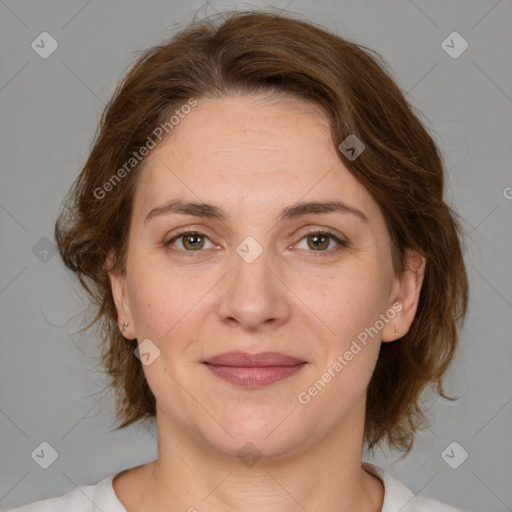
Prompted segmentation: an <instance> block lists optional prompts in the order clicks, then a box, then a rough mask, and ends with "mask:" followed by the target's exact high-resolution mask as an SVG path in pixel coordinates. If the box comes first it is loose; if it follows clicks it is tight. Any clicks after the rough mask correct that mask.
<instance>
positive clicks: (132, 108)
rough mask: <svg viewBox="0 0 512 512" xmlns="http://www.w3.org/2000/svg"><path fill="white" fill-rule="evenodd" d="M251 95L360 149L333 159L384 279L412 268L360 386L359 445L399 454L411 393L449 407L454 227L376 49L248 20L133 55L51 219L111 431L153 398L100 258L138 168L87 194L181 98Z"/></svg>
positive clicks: (421, 138)
mask: <svg viewBox="0 0 512 512" xmlns="http://www.w3.org/2000/svg"><path fill="white" fill-rule="evenodd" d="M258 93H285V94H288V95H292V96H294V97H296V98H299V99H303V100H307V101H312V102H314V103H315V104H316V105H318V106H320V107H321V108H322V109H323V111H324V112H325V113H326V114H327V115H328V118H329V120H330V125H331V133H332V141H333V144H335V146H336V147H337V146H338V145H339V144H340V143H341V142H342V141H343V140H345V138H346V137H347V136H348V135H350V134H354V135H356V136H357V137H358V138H359V139H360V140H361V141H363V143H364V145H365V147H366V149H365V151H364V152H363V153H362V154H361V155H360V156H359V157H358V158H357V159H355V160H353V161H351V160H349V159H347V158H346V157H345V156H344V155H343V154H342V153H341V152H339V156H340V159H342V161H343V163H344V165H345V166H346V167H347V168H348V170H349V171H350V172H351V173H352V174H353V175H354V177H355V178H356V179H357V180H358V181H359V182H360V183H361V184H362V185H363V186H364V187H365V188H366V189H367V190H368V191H369V192H370V194H371V195H372V197H373V198H374V199H375V201H376V202H377V203H378V205H379V206H380V208H381V211H382V213H383V215H384V218H385V221H386V225H387V228H388V230H389V233H390V238H391V243H392V254H393V265H394V270H395V272H396V273H397V274H399V273H401V272H403V271H404V270H405V267H404V262H405V254H406V251H407V250H408V249H413V250H415V251H417V252H418V253H420V254H421V255H423V256H424V257H425V258H426V267H425V274H424V280H423V285H422V289H421V294H420V298H419V304H418V308H417V312H416V316H415V318H414V320H413V323H412V325H411V327H410V330H409V332H408V333H407V334H406V335H405V336H403V337H402V338H401V339H400V340H397V341H395V342H390V343H382V344H381V348H380V353H379V356H378V360H377V364H376V368H375V371H374V373H373V375H372V378H371V381H370V383H369V386H368V390H367V403H366V416H365V427H364V440H365V443H366V444H367V447H368V449H370V450H373V449H374V447H375V446H376V445H377V444H378V443H379V442H381V441H383V440H386V441H387V442H388V444H389V445H390V446H391V447H393V448H395V449H398V450H400V451H403V452H405V453H407V452H409V450H410V448H411V447H412V444H413V441H414V434H415V432H416V431H417V430H418V429H420V428H425V426H427V418H426V415H425V411H426V410H425V408H424V407H423V405H422V400H421V398H422V394H423V391H424V390H426V389H427V388H431V387H433V388H434V389H435V391H436V392H437V393H439V394H440V395H441V396H443V397H444V398H448V399H452V398H451V397H447V396H446V395H445V393H444V390H443V385H442V379H443V375H444V374H445V371H446V370H447V368H448V366H449V364H450V362H451V361H452V359H453V356H454V353H455V350H456V347H457V343H458V327H459V326H458V322H459V321H460V323H461V324H462V322H463V320H464V317H465V315H466V308H467V302H468V279H467V273H466V267H465V263H464V258H463V252H462V247H461V244H462V240H463V239H462V236H461V235H462V228H461V225H462V224H461V222H460V219H459V217H458V215H457V214H456V212H454V211H453V210H452V208H451V207H450V206H449V205H448V204H447V203H446V202H445V201H444V200H443V194H444V188H445V185H444V181H445V175H444V173H445V170H444V164H443V162H442V157H441V154H440V151H439V149H438V147H437V146H436V144H435V142H434V140H433V138H432V136H431V135H430V134H429V133H428V131H427V129H426V128H425V126H424V125H423V123H422V122H421V121H420V113H419V112H415V109H414V107H413V106H412V105H410V104H409V103H408V101H407V99H406V98H405V96H404V94H403V93H402V92H401V90H400V88H399V87H398V86H397V84H396V83H395V81H394V79H393V78H392V74H391V72H390V71H388V70H387V65H386V63H385V61H384V59H383V58H382V57H381V56H380V55H379V54H378V53H376V52H375V51H373V50H371V49H368V48H366V47H364V46H362V45H358V44H356V43H354V42H351V41H349V40H347V39H345V38H342V37H340V36H338V35H335V34H332V33H329V32H328V31H326V30H325V29H323V28H322V27H319V26H317V25H315V24H313V23H309V22H306V21H303V20H300V19H297V18H294V17H292V16H290V15H284V14H279V15H275V14H272V13H268V12H262V11H250V12H229V13H223V14H222V15H221V16H220V22H217V19H213V18H212V17H209V18H206V19H202V20H194V21H193V22H191V23H190V24H188V25H187V26H186V27H184V28H182V29H181V30H180V31H179V32H178V33H177V34H176V35H175V36H174V37H172V38H171V39H169V40H168V41H166V42H164V43H163V44H161V45H159V46H155V47H153V48H150V49H148V50H146V51H144V52H143V54H142V55H140V56H139V57H138V58H137V60H136V62H135V63H134V64H133V66H132V67H131V68H130V70H129V71H128V73H127V74H126V76H125V77H124V78H123V80H122V81H121V83H120V84H119V86H118V87H117V89H116V91H115V92H114V94H113V97H112V98H111V100H110V101H109V103H108V104H107V106H106V108H105V110H104V112H103V115H102V118H101V121H100V124H99V126H98V130H97V132H96V136H95V140H94V143H93V146H92V149H91V151H90V154H89V156H88V159H87V161H86V163H85V166H84V167H83V169H82V171H81V173H80V174H79V176H78V177H77V179H76V180H75V182H74V183H73V185H72V187H71V189H70V190H69V193H68V195H67V197H66V200H65V204H64V205H63V207H62V211H61V212H60V214H59V216H58V218H57V221H56V224H55V239H56V242H57V245H58V249H59V252H60V255H61V257H62V259H63V261H64V264H65V265H66V267H67V268H69V269H70V270H71V271H73V272H74V273H75V274H76V276H77V277H78V279H79V281H80V283H81V284H82V285H83V286H84V288H85V290H86V291H87V293H88V298H89V300H90V305H92V307H93V308H94V310H95V317H94V319H93V320H92V322H91V323H90V324H89V325H88V326H86V327H85V329H88V328H89V327H91V326H92V325H93V324H94V323H97V322H99V324H100V326H101V346H102V353H101V361H102V364H103V367H104V369H105V371H106V373H107V375H108V377H109V383H108V386H109V387H111V388H113V389H114V390H115V392H116V418H117V419H118V420H119V421H120V424H119V426H117V428H116V430H117V429H121V428H123V427H125V426H127V425H130V424H131V423H133V422H135V421H137V420H140V419H148V418H151V417H153V416H155V414H156V407H155V406H156V402H155V397H154V395H153V393H152V392H151V390H150V388H149V386H148V383H147V381H146V379H145V376H144V372H143V368H142V365H141V363H140V361H139V359H138V358H136V357H135V356H134V348H135V347H136V346H137V345H136V344H135V343H136V340H135V341H133V342H130V341H127V340H126V339H125V338H124V337H123V336H122V335H121V333H120V332H119V328H118V325H117V312H116V308H115V304H114V300H113V296H112V291H111V286H110V281H109V275H108V271H107V267H106V262H105V257H106V254H108V253H109V252H110V251H114V253H115V255H116V259H115V267H114V268H115V269H116V270H118V271H120V272H121V273H124V271H125V263H126V250H127V239H128V232H129V222H130V218H131V209H132V199H133V194H134V190H135V186H136V182H137V176H138V174H140V170H141V168H142V164H143V163H144V159H142V160H141V162H136V165H133V168H131V169H130V170H129V172H126V173H123V180H122V182H120V183H118V184H116V185H115V186H113V185H112V186H109V187H108V189H109V191H108V197H107V198H106V199H102V198H99V197H98V195H99V193H98V190H106V189H107V183H108V182H109V180H110V183H111V184H112V177H113V175H115V174H116V173H118V176H119V172H120V170H121V168H122V167H123V165H125V164H126V162H128V161H130V158H132V157H133V155H134V154H135V153H137V152H138V151H140V148H141V147H143V146H144V145H145V144H147V141H148V137H149V136H151V135H152V134H153V133H154V132H155V130H156V129H158V127H159V126H160V125H162V123H166V122H167V121H168V119H169V116H170V115H171V114H172V113H173V112H174V111H176V109H179V108H180V107H181V106H183V105H185V104H186V103H187V102H189V101H190V99H191V98H195V99H197V100H199V99H201V98H216V97H217V98H218V97H229V96H230V95H239V94H258ZM170 136H171V138H172V132H170ZM163 140H165V138H164V139H163ZM125 170H126V167H125ZM82 330H84V329H82ZM405 453H404V455H405Z"/></svg>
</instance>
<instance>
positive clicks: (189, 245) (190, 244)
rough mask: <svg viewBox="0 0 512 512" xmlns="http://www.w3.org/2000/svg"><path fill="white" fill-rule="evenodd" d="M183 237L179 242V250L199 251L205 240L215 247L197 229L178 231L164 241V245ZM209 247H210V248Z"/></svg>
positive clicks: (171, 243)
mask: <svg viewBox="0 0 512 512" xmlns="http://www.w3.org/2000/svg"><path fill="white" fill-rule="evenodd" d="M180 238H181V239H183V240H182V242H181V246H182V248H180V249H179V250H181V251H188V252H194V251H200V250H201V249H203V248H204V245H205V241H206V240H208V241H209V242H210V244H212V247H215V246H214V244H213V243H212V241H211V240H210V239H209V238H208V237H207V236H206V235H205V234H203V233H199V232H198V231H184V232H182V233H179V234H178V235H176V236H173V237H172V238H171V239H170V240H168V241H167V242H164V245H165V246H166V247H167V246H170V245H173V244H174V242H175V241H176V240H179V239H180ZM212 247H210V248H212Z"/></svg>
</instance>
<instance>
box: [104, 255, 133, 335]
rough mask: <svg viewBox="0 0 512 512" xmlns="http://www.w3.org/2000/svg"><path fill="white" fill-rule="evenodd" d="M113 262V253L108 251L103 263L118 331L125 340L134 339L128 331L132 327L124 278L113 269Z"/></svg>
mask: <svg viewBox="0 0 512 512" xmlns="http://www.w3.org/2000/svg"><path fill="white" fill-rule="evenodd" d="M114 262H115V256H114V253H113V251H110V252H109V253H108V255H107V259H106V262H105V263H106V266H107V271H108V275H109V279H110V287H111V289H112V297H113V299H114V304H115V306H116V311H117V321H118V324H119V330H120V331H121V333H122V335H123V336H124V337H125V338H127V339H134V338H135V334H134V333H133V332H132V329H131V328H130V329H128V326H133V321H132V317H131V311H130V304H129V301H128V298H127V294H126V289H125V276H124V275H122V274H120V273H119V272H118V271H117V270H116V269H114Z"/></svg>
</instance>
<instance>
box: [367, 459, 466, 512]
mask: <svg viewBox="0 0 512 512" xmlns="http://www.w3.org/2000/svg"><path fill="white" fill-rule="evenodd" d="M363 468H364V469H365V470H366V471H368V472H370V473H372V474H373V475H375V476H377V477H378V478H380V479H381V480H382V483H383V485H384V502H383V504H382V511H381V512H397V511H398V510H400V511H401V512H464V511H463V510H460V509H458V508H454V507H451V506H450V505H447V504H446V503H442V502H440V501H438V500H435V499H432V498H427V497H426V496H419V495H416V494H414V493H413V492H412V491H411V490H410V489H409V488H408V487H407V486H406V485H405V484H404V483H403V482H401V481H400V480H398V478H396V477H394V476H393V475H392V474H391V473H390V472H389V471H387V470H385V469H383V468H381V467H379V466H375V465H374V464H370V463H369V462H363Z"/></svg>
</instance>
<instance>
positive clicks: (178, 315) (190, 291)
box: [129, 265, 214, 346]
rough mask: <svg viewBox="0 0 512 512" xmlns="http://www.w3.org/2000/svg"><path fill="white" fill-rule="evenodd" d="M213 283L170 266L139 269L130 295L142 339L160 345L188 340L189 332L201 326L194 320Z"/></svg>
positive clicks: (205, 277) (138, 332)
mask: <svg viewBox="0 0 512 512" xmlns="http://www.w3.org/2000/svg"><path fill="white" fill-rule="evenodd" d="M213 284H214V283H210V279H208V277H207V276H206V275H202V274H200V273H196V274H194V275H192V274H190V273H187V274H186V275H184V274H183V272H181V273H180V272H177V270H176V268H172V267H170V266H167V265H166V266H156V267H155V266H152V268H148V267H147V266H144V267H143V266H139V267H135V268H134V269H133V274H132V279H131V285H130V292H129V293H130V304H131V309H132V314H133V316H134V321H135V325H136V328H137V334H138V336H139V337H141V336H143V337H145V338H150V339H152V341H154V342H155V343H156V344H157V345H161V344H163V343H164V342H165V343H166V344H168V341H169V340H171V339H173V340H176V341H178V340H179V339H184V336H183V335H184V333H185V330H187V328H188V329H190V328H191V327H194V326H195V325H197V322H194V321H192V319H193V318H194V317H195V316H197V315H198V314H199V312H200V310H201V305H202V304H205V303H206V302H207V300H206V299H207V297H206V296H205V294H207V292H208V290H210V289H211V288H212V286H213ZM185 339H186V338H185ZM173 346H174V345H173Z"/></svg>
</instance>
